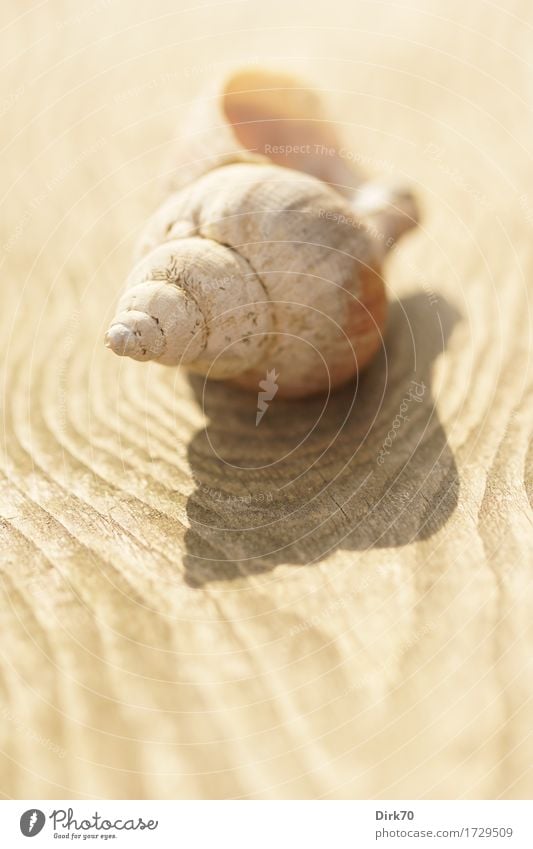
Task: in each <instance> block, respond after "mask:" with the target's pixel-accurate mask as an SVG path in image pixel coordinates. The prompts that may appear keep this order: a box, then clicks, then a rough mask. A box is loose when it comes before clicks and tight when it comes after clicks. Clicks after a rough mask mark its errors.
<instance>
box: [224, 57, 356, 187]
mask: <svg viewBox="0 0 533 849" xmlns="http://www.w3.org/2000/svg"><path fill="white" fill-rule="evenodd" d="M221 108H222V111H223V113H224V116H225V117H226V119H227V121H228V124H230V125H231V128H232V131H233V133H234V135H235V137H236V139H237V141H238V143H239V145H240V146H241V147H243V148H245V149H246V150H248V151H250V152H253V153H256V154H260V155H262V156H266V157H267V158H268V159H270V160H271V161H272V162H273V163H274V164H276V165H281V166H283V167H286V168H294V169H296V170H297V171H304V172H306V173H307V174H312V175H313V176H315V177H318V178H319V179H321V180H324V181H325V182H327V183H331V184H332V185H335V187H336V188H338V189H339V191H342V192H343V193H344V192H345V191H346V193H348V192H347V189H348V188H349V187H353V185H354V183H356V182H357V179H356V175H355V174H354V171H353V170H352V169H350V168H348V167H347V166H346V163H345V162H343V160H342V159H340V158H339V142H338V138H337V134H336V132H335V128H334V126H333V125H332V124H331V123H330V122H329V121H328V120H327V118H326V117H325V116H324V113H323V110H322V105H321V100H320V97H319V95H318V94H317V92H316V91H314V90H313V89H311V88H309V86H307V85H306V84H305V83H304V82H302V81H301V80H299V79H298V78H296V77H293V76H291V75H289V74H280V73H276V72H270V71H265V70H262V69H255V68H250V69H245V70H242V71H237V72H235V73H234V74H232V75H231V76H230V77H229V78H228V80H227V81H226V83H225V85H224V88H223V90H222V102H221Z"/></svg>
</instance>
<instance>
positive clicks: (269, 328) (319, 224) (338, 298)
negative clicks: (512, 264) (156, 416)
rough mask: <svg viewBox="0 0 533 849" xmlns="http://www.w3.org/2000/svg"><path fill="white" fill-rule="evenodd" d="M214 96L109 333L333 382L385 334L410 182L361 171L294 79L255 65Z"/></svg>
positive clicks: (298, 387)
mask: <svg viewBox="0 0 533 849" xmlns="http://www.w3.org/2000/svg"><path fill="white" fill-rule="evenodd" d="M209 102H210V103H211V106H213V107H214V109H215V111H214V116H213V124H212V126H210V123H209V119H208V117H209V116H208V115H207V116H206V112H205V110H204V114H203V116H202V115H200V114H199V113H198V115H197V126H200V128H201V129H200V133H199V138H198V139H197V142H196V144H195V148H194V150H195V163H196V164H194V165H193V166H192V167H191V168H190V169H189V172H188V176H189V179H188V180H187V179H186V178H184V176H183V175H184V174H185V173H186V169H184V168H180V169H179V172H178V175H177V178H178V182H177V185H178V187H179V188H178V190H177V191H176V192H175V193H174V194H172V195H171V196H170V197H169V199H168V200H167V201H166V202H165V203H164V204H163V205H162V206H161V207H160V209H159V210H157V212H156V213H155V215H154V216H153V217H152V218H151V219H150V220H149V221H148V223H147V226H146V228H145V230H144V233H143V235H142V239H141V244H140V250H139V255H140V259H139V261H138V262H137V264H136V265H135V267H134V268H133V270H132V272H131V273H130V275H129V277H128V279H127V283H126V289H125V292H124V294H123V296H122V298H121V299H120V302H119V304H118V309H117V313H116V315H115V317H114V319H113V321H112V323H111V325H110V328H109V331H108V333H107V336H106V344H107V345H108V347H110V348H111V349H112V350H113V351H114V352H115V353H117V354H120V355H126V356H129V357H132V358H133V359H135V360H140V361H144V360H157V362H159V363H163V364H166V365H183V366H186V367H187V368H188V369H190V370H191V371H195V372H198V373H200V374H204V375H207V376H209V377H210V378H218V379H226V380H231V381H232V382H234V383H237V384H239V385H240V386H243V387H246V388H249V389H251V390H253V391H254V392H257V387H258V384H259V381H260V380H261V379H263V378H264V376H265V373H266V372H267V371H268V370H270V369H272V368H274V369H275V371H276V373H277V374H278V375H279V377H278V384H279V393H278V394H279V395H280V396H285V397H301V396H305V395H311V394H314V393H317V392H323V391H328V390H329V389H333V388H336V387H338V386H340V385H342V384H343V383H345V382H346V381H348V380H349V379H350V378H352V377H354V376H355V375H356V374H357V372H358V371H360V370H361V369H363V368H364V367H365V365H367V364H368V362H369V361H370V360H371V359H372V357H373V355H374V354H375V353H376V351H377V350H378V349H379V348H380V346H381V345H382V330H383V327H384V324H385V319H386V311H387V310H386V294H385V287H384V283H383V278H382V276H381V263H382V260H383V258H384V256H385V254H386V252H387V250H389V249H390V247H391V246H392V245H393V244H394V243H395V242H396V240H397V239H398V238H399V236H400V235H401V234H402V233H403V232H405V231H407V230H408V229H410V228H411V227H412V226H414V225H415V223H416V221H417V219H418V214H417V208H416V203H415V201H414V199H413V196H412V195H411V193H410V192H409V191H408V190H405V189H402V188H394V187H386V186H384V185H382V184H374V183H366V184H365V183H360V182H359V181H358V178H357V176H356V175H354V173H353V172H352V171H351V170H349V169H348V168H347V166H346V162H345V161H344V160H343V159H342V158H341V157H340V156H339V155H338V150H339V144H338V141H337V139H336V138H335V136H334V133H333V129H332V126H331V125H330V124H328V123H327V122H325V121H323V120H322V119H318V118H317V116H320V115H321V113H320V105H319V103H318V99H317V96H316V95H315V94H314V92H311V91H309V90H308V89H305V88H302V85H301V84H299V83H298V82H297V81H294V80H293V79H292V78H288V77H286V76H284V75H279V74H269V73H267V72H263V71H257V70H253V71H243V72H240V73H238V74H235V75H233V76H232V77H230V78H229V80H227V81H226V82H225V84H224V85H223V86H222V88H221V91H220V93H219V95H218V97H214V98H212V99H211V100H210V101H209ZM206 139H209V141H210V144H209V146H208V147H203V145H204V144H206ZM322 145H324V146H325V147H326V148H327V150H328V151H330V152H329V153H326V154H325V153H324V152H323V151H322V148H321V146H322ZM321 151H322V152H321ZM286 165H289V166H290V167H285V166H286ZM354 184H355V185H354Z"/></svg>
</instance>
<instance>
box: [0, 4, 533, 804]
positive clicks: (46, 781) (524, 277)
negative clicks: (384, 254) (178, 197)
mask: <svg viewBox="0 0 533 849" xmlns="http://www.w3.org/2000/svg"><path fill="white" fill-rule="evenodd" d="M2 17H3V21H2V26H3V29H2V35H1V39H2V47H1V50H0V56H1V64H2V66H3V70H2V99H1V126H2V135H1V147H2V166H1V168H2V171H1V173H2V216H1V221H0V228H1V230H0V263H1V281H2V284H1V285H2V288H1V292H2V309H1V311H0V321H1V326H2V336H1V338H2V358H1V360H2V393H3V394H2V413H3V428H2V443H1V446H2V455H1V477H0V516H1V523H0V532H1V546H2V549H1V550H2V562H1V570H2V571H1V577H2V580H1V584H0V586H1V589H2V607H1V610H2V641H1V655H2V671H1V677H0V686H1V694H2V707H1V709H0V710H1V717H2V722H1V746H0V749H1V763H2V777H1V785H0V789H1V792H2V794H3V795H4V796H5V797H19V798H20V797H29V798H33V797H43V798H54V797H55V798H65V797H71V798H76V797H119V798H120V797H134V798H136V797H153V798H167V797H169V798H189V797H239V798H240V797H246V798H250V797H251V798H294V797H296V798H300V797H326V798H339V797H341V798H344V797H382V798H387V797H388V798H410V797H416V798H418V797H424V798H429V797H431V798H438V797H441V798H442V797H456V796H459V797H467V798H475V797H482V798H484V797H491V798H492V797H505V798H508V797H521V798H522V797H528V796H531V792H532V789H533V787H532V775H531V763H532V745H531V728H532V719H533V717H532V711H531V701H530V700H531V688H532V683H533V676H532V675H531V656H532V637H533V634H532V617H531V601H532V593H531V566H532V559H533V558H532V546H531V543H532V531H531V506H530V502H529V501H528V497H529V498H531V494H532V489H531V468H532V462H533V453H532V451H531V442H530V437H531V410H532V405H531V369H530V351H531V314H530V303H529V301H528V297H529V295H528V290H529V292H530V291H531V286H530V281H531V276H532V274H533V247H532V246H533V167H532V166H533V163H532V156H531V152H532V149H531V138H532V130H533V121H532V106H533V70H532V65H531V55H532V53H531V47H532V43H533V12H532V10H531V4H530V3H528V2H527V0H523V2H520V0H509V2H505V3H503V0H500V1H499V2H495V3H490V2H483V0H474V2H471V3H468V4H465V3H464V2H458V0H457V2H456V0H447V2H442V0H405V2H402V3H400V2H398V3H394V2H381V0H379V2H378V0H372V2H361V0H343V2H342V3H337V4H335V6H334V7H332V6H331V4H327V3H321V2H317V0H312V2H306V3H300V2H295V3H287V2H281V0H272V2H270V3H269V4H268V8H267V7H265V5H264V4H259V3H258V2H255V0H254V2H235V3H232V2H229V3H217V4H214V5H212V6H211V5H207V4H206V5H199V4H188V5H186V4H185V3H183V2H181V3H176V2H170V0H169V2H166V0H159V2H156V3H153V2H131V3H126V2H121V0H100V2H93V3H91V2H89V3H85V4H84V3H75V2H69V3H66V2H46V0H45V2H29V0H27V2H25V3H16V2H11V3H5V4H3V11H2ZM230 61H232V62H240V61H243V62H244V61H266V62H268V63H270V64H276V63H280V64H282V65H283V67H286V68H288V69H289V70H291V69H292V70H297V71H299V72H301V73H304V74H307V75H310V77H311V79H313V80H314V81H315V82H316V83H317V85H318V86H319V87H320V88H322V89H323V90H324V96H325V97H326V98H327V99H328V100H329V102H330V105H331V113H332V116H333V117H334V118H335V119H336V120H337V121H339V122H340V126H341V128H342V131H343V132H344V134H345V138H346V140H347V141H346V145H347V147H346V154H345V155H346V156H347V158H352V159H355V160H356V161H358V162H359V164H360V166H361V167H362V168H364V169H365V170H366V171H367V172H368V173H369V174H370V175H374V176H375V175H378V174H380V173H390V174H391V175H396V176H401V177H402V179H404V180H407V181H408V182H410V183H412V184H413V186H414V187H415V188H416V189H417V191H418V192H419V195H420V198H421V201H422V204H423V207H424V223H423V226H422V227H421V229H420V230H419V231H418V232H416V233H414V234H412V235H410V236H409V237H408V238H407V239H406V241H405V243H402V245H401V246H400V247H399V248H398V250H397V251H395V252H394V254H393V256H392V257H391V259H390V261H389V263H388V266H387V273H388V281H389V286H390V292H391V297H392V299H393V301H394V305H393V308H392V311H391V318H390V322H389V328H388V334H387V344H386V350H385V351H384V352H383V353H382V355H381V356H380V357H379V358H378V360H377V361H376V363H375V364H374V365H373V366H372V368H371V369H370V371H369V372H368V373H367V374H366V375H365V376H364V378H363V379H362V380H361V382H360V385H359V387H358V390H357V394H356V397H355V399H354V394H353V391H351V390H346V391H344V392H343V393H341V394H340V395H338V396H337V397H335V398H334V399H331V400H330V402H329V403H328V404H327V405H326V407H325V409H323V403H322V402H321V401H312V402H305V403H304V402H301V403H297V404H294V405H291V404H289V403H286V402H283V401H277V400H275V401H274V402H273V403H272V404H271V406H270V408H269V410H268V412H267V414H266V415H265V417H264V419H263V421H262V422H261V425H260V426H259V427H258V428H256V427H255V412H256V399H255V398H254V397H253V396H247V395H244V394H240V393H237V392H235V391H228V390H227V389H226V388H224V387H221V386H216V385H214V386H209V387H207V389H206V391H205V393H204V391H203V386H202V385H201V383H200V384H199V383H193V384H192V385H191V384H190V383H189V382H188V381H187V380H186V379H185V378H184V377H183V376H182V375H181V374H180V373H179V372H176V371H170V370H165V369H163V368H158V367H157V366H155V367H147V366H144V365H139V364H135V363H132V362H124V361H121V360H119V359H118V358H116V357H114V356H113V355H112V354H110V353H109V352H108V351H106V350H105V349H104V347H103V343H102V338H103V333H104V329H105V327H106V323H107V321H108V319H109V317H110V315H111V314H112V310H113V307H114V303H115V299H116V296H117V293H118V291H119V289H120V286H121V284H122V280H123V278H124V276H125V274H126V272H127V269H128V264H129V261H130V256H131V251H132V249H133V245H134V241H135V238H136V236H137V234H138V232H139V231H140V229H141V226H142V221H143V217H144V216H145V215H146V214H147V213H148V212H150V211H151V210H152V209H153V207H154V205H155V204H156V203H157V202H158V201H159V200H160V198H161V191H162V190H161V183H162V182H164V181H165V179H166V178H168V175H169V168H170V167H171V160H172V156H171V154H172V145H173V144H175V142H176V139H177V127H178V126H179V118H180V115H182V114H184V111H185V106H186V104H188V103H189V102H190V101H191V100H192V98H193V97H194V96H195V95H196V94H197V93H198V92H200V91H201V90H203V89H204V87H205V85H206V84H208V83H209V81H210V80H212V78H213V75H214V74H216V73H218V72H219V70H220V69H221V68H224V67H226V65H227V63H228V62H230ZM412 380H416V381H417V382H418V383H419V384H420V383H423V384H424V386H425V389H424V391H423V395H422V400H421V402H418V401H414V400H413V399H412V398H411V399H410V401H409V402H407V410H408V412H407V413H405V410H406V408H405V407H403V410H404V414H405V415H406V416H407V418H408V421H404V420H402V421H401V425H400V426H399V427H397V428H396V431H395V436H394V439H393V440H391V446H390V451H389V454H388V455H380V450H381V448H382V446H383V445H384V442H385V440H386V438H387V434H388V432H389V431H390V430H391V428H393V423H394V420H395V417H396V416H397V415H398V413H399V412H400V409H401V408H402V403H403V402H404V399H405V397H406V396H407V395H408V393H409V389H410V387H412V384H411V381H412ZM378 457H384V462H382V463H379V462H378ZM528 474H529V477H528ZM528 486H529V489H528Z"/></svg>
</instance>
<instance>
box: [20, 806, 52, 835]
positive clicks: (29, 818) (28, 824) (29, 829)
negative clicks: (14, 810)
mask: <svg viewBox="0 0 533 849" xmlns="http://www.w3.org/2000/svg"><path fill="white" fill-rule="evenodd" d="M45 822H46V817H45V815H44V814H43V812H42V811H40V810H39V809H38V808H30V810H29V811H24V813H23V814H22V816H21V818H20V830H21V832H22V833H23V835H24V837H35V835H36V834H39V832H40V831H42V829H43V826H44V824H45Z"/></svg>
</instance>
